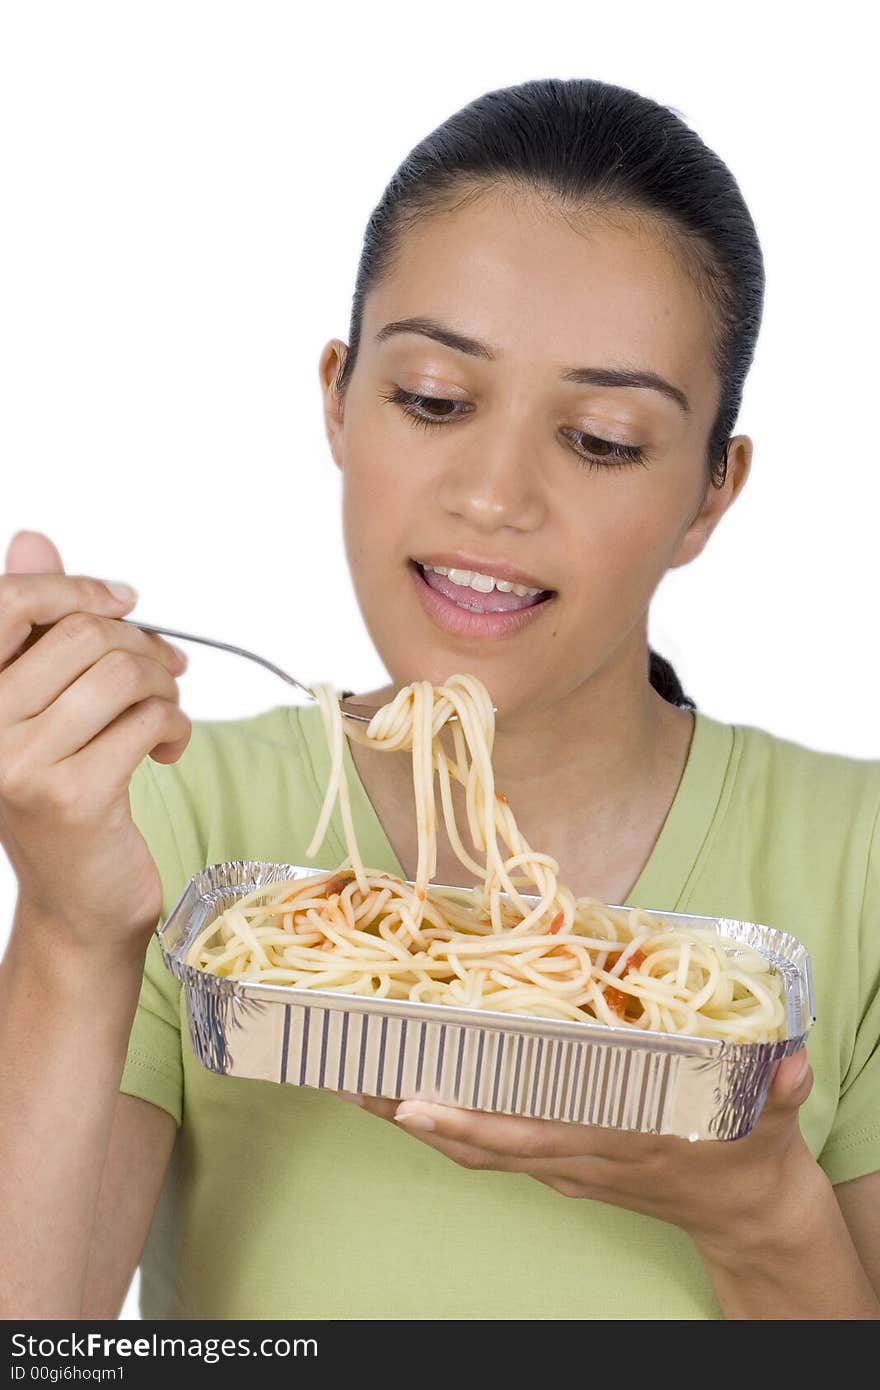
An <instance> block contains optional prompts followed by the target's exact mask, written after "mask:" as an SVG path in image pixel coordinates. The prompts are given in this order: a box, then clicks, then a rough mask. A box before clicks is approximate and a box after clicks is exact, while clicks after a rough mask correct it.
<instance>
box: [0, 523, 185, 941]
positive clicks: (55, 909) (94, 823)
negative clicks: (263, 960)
mask: <svg viewBox="0 0 880 1390" xmlns="http://www.w3.org/2000/svg"><path fill="white" fill-rule="evenodd" d="M135 601H136V599H135V598H131V599H128V600H120V599H118V598H116V597H115V596H114V595H113V594H112V593H111V592H110V590H109V589H108V588H107V586H106V585H105V584H104V583H103V582H102V581H101V580H100V579H91V578H89V577H87V576H84V575H67V574H65V573H64V567H63V565H62V562H61V557H60V555H59V553H58V551H57V550H56V548H55V546H54V545H53V544H52V542H51V541H50V540H49V539H48V537H46V536H43V535H42V534H40V533H39V532H33V531H22V532H19V533H18V534H17V535H16V536H14V537H13V539H12V541H11V543H10V546H9V550H8V552H7V557H6V573H5V574H4V575H0V842H2V844H3V846H4V848H5V850H6V852H7V854H8V856H9V860H10V863H11V864H12V868H13V870H14V872H15V875H16V878H17V879H18V885H19V908H26V909H29V910H31V911H32V913H34V914H36V916H37V918H38V919H39V920H40V921H42V922H45V923H47V924H49V926H50V930H51V931H52V941H51V943H49V944H50V945H51V946H52V947H53V948H59V947H60V948H61V949H63V948H64V944H67V945H68V946H73V945H74V944H76V945H78V946H81V947H86V948H87V949H92V948H93V949H94V950H96V951H105V952H109V953H110V954H114V953H115V952H116V950H117V948H119V949H121V950H122V952H123V953H128V952H130V951H131V950H139V951H140V952H141V953H142V952H143V950H144V949H145V948H146V945H147V942H148V940H149V936H150V933H151V932H152V931H153V929H154V928H155V926H156V922H157V920H158V918H159V915H160V914H161V911H162V882H161V879H160V877H159V872H158V869H157V868H156V865H155V862H154V860H153V858H152V856H151V854H150V851H149V848H148V846H147V843H146V841H145V840H144V838H143V836H142V835H141V833H140V831H139V830H138V829H137V827H136V826H135V824H134V821H133V820H132V817H131V806H130V802H129V795H128V788H129V782H130V780H131V776H132V773H133V772H134V770H135V768H136V767H137V766H138V764H139V763H140V762H141V761H142V760H143V759H144V758H145V757H146V756H147V755H148V754H149V755H150V756H151V757H153V758H154V759H155V760H156V761H157V762H163V763H171V762H176V760H177V759H178V758H179V757H180V755H181V754H182V753H183V751H184V749H185V748H186V746H187V744H188V743H189V739H190V735H191V733H192V725H191V723H190V720H189V718H188V717H187V715H186V714H184V712H183V711H182V710H181V708H180V704H179V700H180V692H179V690H178V686H177V680H176V679H175V678H176V677H177V676H179V675H180V674H181V673H182V671H183V670H184V669H185V665H186V662H185V659H184V660H181V658H180V657H179V656H178V654H177V652H176V651H175V649H174V648H173V647H172V646H171V645H170V644H169V643H167V642H165V641H163V640H162V638H161V637H158V636H156V635H155V634H153V633H147V632H142V631H141V630H140V629H139V628H136V627H133V626H131V625H130V624H127V623H123V622H120V621H119V619H120V618H121V617H122V615H123V614H126V613H128V612H130V610H131V608H132V606H133V604H134V602H135Z"/></svg>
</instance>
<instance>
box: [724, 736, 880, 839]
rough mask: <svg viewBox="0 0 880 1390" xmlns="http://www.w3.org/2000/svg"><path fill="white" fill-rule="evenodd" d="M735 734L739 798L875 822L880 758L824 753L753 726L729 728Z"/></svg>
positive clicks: (820, 815) (879, 806) (879, 792)
mask: <svg viewBox="0 0 880 1390" xmlns="http://www.w3.org/2000/svg"><path fill="white" fill-rule="evenodd" d="M701 717H702V718H703V720H704V721H707V722H708V723H710V724H712V725H713V726H714V727H715V728H716V729H722V728H727V729H729V730H730V731H731V733H732V742H733V748H734V755H733V758H732V763H733V772H734V774H735V782H736V784H737V791H738V794H739V796H741V797H745V798H747V799H749V800H751V801H752V803H753V804H754V805H755V806H757V807H768V808H772V807H774V806H778V807H781V806H782V805H785V806H786V807H787V808H789V810H792V809H795V808H799V809H800V810H801V811H802V813H804V814H805V815H810V814H812V815H813V816H815V817H816V818H818V819H820V820H822V821H824V822H826V823H827V822H828V821H829V819H830V818H832V817H838V818H842V820H843V821H846V822H848V823H849V824H850V825H851V824H852V822H853V820H854V819H864V818H867V819H868V820H869V821H873V820H876V818H877V814H878V811H880V758H871V757H857V756H855V755H853V754H846V753H840V752H837V751H835V750H833V749H823V748H818V747H815V746H814V745H812V744H809V743H804V742H802V741H800V740H798V739H795V738H793V737H790V736H787V735H785V734H783V733H777V732H775V731H773V730H771V729H768V728H765V727H763V726H759V725H754V724H739V723H735V724H725V723H724V721H722V720H718V719H714V718H712V717H711V716H708V715H705V714H702V715H701Z"/></svg>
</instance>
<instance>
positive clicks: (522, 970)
mask: <svg viewBox="0 0 880 1390" xmlns="http://www.w3.org/2000/svg"><path fill="white" fill-rule="evenodd" d="M315 694H316V696H317V699H318V702H319V705H320V709H321V714H322V718H323V722H324V729H325V733H326V736H327V740H328V744H329V747H330V754H331V768H330V775H329V778H328V782H327V788H326V793H325V797H324V802H323V805H322V808H321V812H320V814H319V817H318V822H317V825H316V827H315V833H314V836H313V838H312V841H311V844H310V845H309V846H308V849H307V851H306V853H307V855H308V857H309V858H313V857H314V856H315V855H316V854H317V852H318V850H319V849H320V846H321V844H322V842H323V840H324V836H325V835H326V831H327V827H328V825H329V822H330V818H331V816H332V814H333V811H334V808H335V806H336V804H337V802H338V803H339V806H340V814H341V819H342V825H343V831H344V834H345V838H346V845H347V848H348V855H347V856H346V858H345V859H344V860H343V862H342V864H341V865H340V866H339V867H338V868H337V869H335V870H332V871H323V872H321V873H316V874H315V875H309V876H308V877H306V878H298V879H287V880H285V881H284V882H282V883H276V884H272V885H271V886H269V887H265V886H264V887H260V888H257V889H254V890H253V891H252V892H250V893H248V894H246V895H245V896H244V897H242V898H239V899H238V900H237V902H235V903H234V904H233V905H232V906H231V907H229V908H227V909H226V910H225V911H224V912H223V913H221V914H220V915H219V916H218V917H217V918H215V920H214V921H213V922H211V923H210V924H209V925H208V926H207V927H205V928H204V930H203V931H202V932H201V933H200V934H199V936H198V937H197V938H196V939H195V940H194V941H193V943H192V944H191V946H190V948H189V950H188V952H187V956H186V961H187V963H188V964H190V965H194V966H197V967H199V968H201V969H203V970H207V971H210V972H212V973H214V974H217V975H222V976H225V977H227V978H232V979H241V980H250V981H260V982H262V983H268V984H278V985H290V986H295V987H297V988H300V989H302V988H309V989H328V990H338V991H340V992H343V993H348V994H359V995H374V996H375V995H379V996H384V997H386V998H389V999H407V1000H412V1001H420V1002H423V1003H431V1004H451V1005H456V1006H459V1007H462V1006H464V1007H468V1008H474V1009H483V1010H489V1011H496V1012H500V1013H525V1014H533V1015H538V1016H542V1017H546V1018H557V1019H569V1020H573V1021H577V1022H581V1023H585V1022H586V1023H589V1022H598V1023H603V1024H609V1025H612V1026H615V1027H630V1028H641V1029H647V1030H654V1031H659V1032H666V1033H684V1034H690V1035H698V1036H701V1037H708V1038H720V1039H725V1040H727V1041H729V1042H767V1041H775V1040H777V1039H778V1038H781V1037H784V1036H785V1008H784V1003H783V994H782V980H781V977H780V975H779V974H778V972H777V971H775V970H774V969H773V968H772V966H771V965H770V963H769V962H768V961H767V960H766V959H765V958H764V957H763V956H762V955H760V953H758V952H757V951H754V950H752V949H750V948H747V947H744V946H742V945H741V944H740V943H738V942H733V941H729V940H727V941H725V940H724V939H723V938H721V937H719V936H718V935H717V934H716V933H714V932H713V931H711V930H704V929H694V928H689V927H678V926H671V925H670V924H669V923H666V922H664V921H663V920H662V919H658V918H657V916H656V915H649V914H648V913H646V912H643V911H641V910H628V911H626V912H624V911H622V910H620V909H615V908H613V907H608V906H606V905H605V904H603V903H601V902H599V901H598V900H596V899H595V898H589V897H582V898H575V897H574V895H573V893H572V892H571V890H570V889H568V888H567V887H566V886H565V885H563V884H561V883H559V881H558V877H557V875H558V870H559V865H558V863H557V861H556V860H555V859H553V857H552V856H551V855H549V854H544V853H539V852H536V851H534V850H532V849H531V847H530V846H529V845H528V843H527V842H526V840H525V838H524V837H523V835H522V833H521V832H520V830H519V827H518V826H517V824H516V820H515V818H514V815H513V811H512V810H511V807H510V805H509V803H508V801H507V799H506V797H505V796H503V794H502V793H501V792H497V791H496V790H495V783H494V776H493V770H492V748H493V742H494V732H495V723H494V711H493V708H492V704H491V701H490V699H489V695H488V692H487V691H486V689H485V687H484V686H483V685H482V683H481V682H480V681H479V680H477V678H476V677H474V676H468V675H457V676H452V677H450V678H449V680H448V681H446V683H445V684H444V685H442V686H432V685H431V684H430V683H429V682H427V681H416V682H414V683H413V684H412V685H408V686H405V687H403V689H401V690H400V691H399V692H398V694H397V695H396V696H395V697H394V699H393V700H391V701H390V702H389V703H388V704H386V705H385V706H383V708H382V709H380V710H378V711H377V713H376V714H375V715H374V717H373V719H372V720H371V722H370V723H369V724H367V725H364V724H360V723H357V722H355V721H351V720H349V721H347V722H345V721H344V715H343V713H342V711H341V709H340V706H339V703H338V700H337V698H336V696H335V694H334V692H333V689H332V687H331V686H330V685H318V686H316V687H315ZM453 715H454V716H455V718H454V719H452V718H451V716H453ZM444 728H448V730H449V731H450V733H451V736H452V742H453V750H454V752H453V755H452V756H451V757H450V755H449V754H448V753H447V751H446V749H445V748H444V745H443V742H442V739H441V737H440V734H441V730H442V729H444ZM346 735H347V736H348V737H349V738H354V739H357V740H358V741H359V742H361V743H364V744H366V745H368V746H370V747H372V748H377V749H383V750H386V751H395V750H397V751H410V752H411V753H412V772H413V790H414V794H415V806H416V824H417V830H418V864H417V868H416V875H415V879H414V881H413V883H412V884H410V883H407V882H406V881H404V880H403V879H400V878H397V877H395V876H394V875H392V874H387V873H385V872H383V871H381V870H377V869H374V868H369V867H367V866H365V865H364V863H363V861H362V859H361V855H360V851H359V849H358V845H357V838H356V835H355V832H354V823H353V819H352V812H351V803H350V799H349V791H348V784H347V781H346V778H345V776H344V761H343V756H344V742H343V740H344V738H345V737H346ZM435 774H436V775H437V781H438V784H439V788H440V798H441V805H442V809H443V816H444V820H445V824H446V830H447V834H448V837H449V842H450V845H451V846H452V849H453V850H454V852H455V854H456V856H457V857H458V859H459V860H460V861H461V863H462V864H463V865H464V866H465V867H466V868H467V869H468V870H469V871H470V872H471V873H472V874H474V875H475V877H476V878H477V879H479V880H482V887H480V886H479V884H478V885H477V886H475V887H474V888H450V887H440V886H438V885H436V884H432V883H431V880H432V877H433V875H434V874H435V872H436V866H437V806H436V799H435V792H434V777H435ZM454 781H455V782H458V783H459V784H460V785H461V786H462V787H463V788H464V793H465V808H466V815H467V821H468V830H469V835H470V840H471V844H472V846H473V851H474V854H471V852H470V851H469V850H468V849H467V848H466V847H465V845H464V843H463V840H462V837H461V835H460V833H459V829H458V826H457V823H456V818H455V810H454V805H453V798H452V783H453V782H454ZM502 846H503V848H502ZM475 855H478V856H481V858H480V859H478V858H476V857H474V856H475ZM523 890H525V892H524V891H523ZM526 893H527V894H528V896H526ZM530 899H534V901H530Z"/></svg>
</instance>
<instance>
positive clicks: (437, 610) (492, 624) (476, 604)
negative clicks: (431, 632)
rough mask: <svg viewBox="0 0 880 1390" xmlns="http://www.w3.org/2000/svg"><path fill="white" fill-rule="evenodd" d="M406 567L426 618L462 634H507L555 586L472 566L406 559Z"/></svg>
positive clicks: (534, 613) (544, 603)
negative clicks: (462, 567)
mask: <svg viewBox="0 0 880 1390" xmlns="http://www.w3.org/2000/svg"><path fill="white" fill-rule="evenodd" d="M409 569H410V571H411V573H412V575H413V578H414V580H415V583H416V588H417V592H418V596H419V599H420V600H421V603H422V607H423V608H424V609H425V611H426V613H427V614H428V616H429V617H430V618H431V619H432V620H433V621H434V622H435V623H436V624H437V625H438V626H439V627H442V628H443V629H444V630H445V631H446V632H452V633H455V634H456V635H457V636H464V637H507V636H509V635H510V634H512V633H515V632H519V631H521V630H522V628H524V627H526V626H527V625H528V624H529V623H531V622H534V621H535V619H536V618H537V617H538V616H539V615H540V614H542V613H543V612H544V611H545V610H546V609H547V607H548V605H549V604H550V603H551V602H552V600H553V599H554V598H555V596H556V591H555V590H554V589H534V588H529V587H528V586H526V585H523V584H515V583H511V582H509V581H506V580H503V579H502V580H499V579H497V578H496V577H495V576H493V575H491V574H488V573H485V574H484V573H482V572H480V571H474V570H460V569H454V568H447V567H446V566H441V565H436V566H435V565H427V564H422V563H420V562H419V561H417V560H410V562H409Z"/></svg>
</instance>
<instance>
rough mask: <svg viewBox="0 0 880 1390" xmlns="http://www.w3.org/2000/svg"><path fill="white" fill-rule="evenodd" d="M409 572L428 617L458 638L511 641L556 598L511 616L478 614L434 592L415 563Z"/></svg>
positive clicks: (534, 604) (508, 614)
mask: <svg viewBox="0 0 880 1390" xmlns="http://www.w3.org/2000/svg"><path fill="white" fill-rule="evenodd" d="M407 569H408V570H409V572H410V574H411V575H412V577H413V582H414V584H415V586H416V592H417V593H418V596H419V601H420V602H421V605H422V607H423V608H424V610H425V612H426V613H427V615H428V617H429V618H430V619H431V620H432V621H433V622H434V623H436V624H437V626H438V627H441V628H443V630H444V631H445V632H451V633H453V634H454V635H455V636H456V637H490V638H498V637H510V636H512V635H513V634H514V633H517V632H521V631H522V629H523V628H525V627H528V625H529V624H530V623H534V622H536V621H537V620H538V618H539V617H540V615H541V614H542V613H544V612H545V610H546V609H548V608H549V607H550V606H551V605H552V603H553V599H554V597H555V595H554V594H552V593H551V595H550V597H549V598H546V599H541V600H540V601H539V602H538V603H533V604H532V605H531V606H530V607H529V608H520V609H518V610H517V611H515V612H511V613H476V612H474V611H472V610H471V609H467V608H459V606H458V604H457V603H453V601H452V600H451V599H448V598H446V596H445V595H444V594H440V593H438V592H437V591H436V589H432V588H431V586H430V584H427V583H426V582H425V580H424V579H423V578H422V572H421V570H420V569H419V566H418V565H417V564H416V562H415V561H414V560H410V561H409V563H408V565H407Z"/></svg>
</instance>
